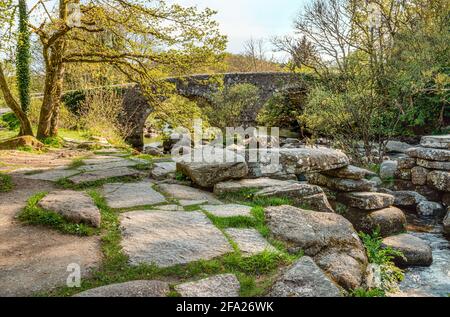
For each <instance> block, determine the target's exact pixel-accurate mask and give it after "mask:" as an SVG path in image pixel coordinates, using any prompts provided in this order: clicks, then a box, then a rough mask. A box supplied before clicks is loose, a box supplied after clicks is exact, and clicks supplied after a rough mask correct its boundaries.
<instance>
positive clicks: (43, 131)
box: [37, 0, 67, 139]
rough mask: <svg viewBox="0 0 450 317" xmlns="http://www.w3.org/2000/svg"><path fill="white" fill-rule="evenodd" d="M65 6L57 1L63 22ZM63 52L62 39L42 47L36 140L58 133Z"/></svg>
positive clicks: (65, 17)
mask: <svg viewBox="0 0 450 317" xmlns="http://www.w3.org/2000/svg"><path fill="white" fill-rule="evenodd" d="M66 5H67V3H66V0H59V18H60V19H61V20H62V21H64V22H65V21H66V20H67V6H66ZM64 50H65V40H64V38H60V39H59V40H57V41H56V42H55V43H54V44H53V46H51V47H44V58H45V60H46V61H47V62H46V73H45V87H44V100H43V102H42V108H41V113H40V117H39V126H38V132H37V137H38V139H45V138H47V137H50V136H56V135H57V132H58V129H57V126H58V119H59V106H60V100H61V93H62V85H63V75H64V63H63V61H62V57H63V54H64Z"/></svg>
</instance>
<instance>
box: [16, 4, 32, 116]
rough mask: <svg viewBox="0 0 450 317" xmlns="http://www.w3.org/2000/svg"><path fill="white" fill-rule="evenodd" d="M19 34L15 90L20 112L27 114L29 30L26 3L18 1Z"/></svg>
mask: <svg viewBox="0 0 450 317" xmlns="http://www.w3.org/2000/svg"><path fill="white" fill-rule="evenodd" d="M18 12H19V32H18V39H17V56H16V72H17V90H18V91H19V99H20V104H21V107H22V110H23V111H24V112H25V113H27V112H28V109H29V108H30V61H31V53H30V30H29V26H28V10H27V2H26V1H25V0H19V3H18Z"/></svg>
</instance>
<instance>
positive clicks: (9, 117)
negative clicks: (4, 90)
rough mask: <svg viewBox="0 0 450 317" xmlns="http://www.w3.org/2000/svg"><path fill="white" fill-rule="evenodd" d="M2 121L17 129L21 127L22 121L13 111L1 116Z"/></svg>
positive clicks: (10, 127)
mask: <svg viewBox="0 0 450 317" xmlns="http://www.w3.org/2000/svg"><path fill="white" fill-rule="evenodd" d="M0 123H1V125H2V126H5V127H6V128H8V129H9V130H17V129H19V127H20V121H19V119H17V117H16V115H15V114H14V113H13V112H8V113H5V114H4V115H2V116H1V117H0Z"/></svg>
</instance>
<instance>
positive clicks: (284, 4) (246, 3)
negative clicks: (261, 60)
mask: <svg viewBox="0 0 450 317" xmlns="http://www.w3.org/2000/svg"><path fill="white" fill-rule="evenodd" d="M306 1H307V0H168V2H169V3H170V2H172V3H177V4H180V5H183V6H197V7H198V8H199V9H202V8H206V7H208V8H211V9H214V10H216V11H217V12H218V13H217V15H216V16H215V19H216V21H218V22H219V24H220V29H221V31H222V33H223V34H225V35H227V36H228V47H227V51H229V52H232V53H242V51H243V45H244V43H245V42H246V41H247V40H249V39H251V38H254V39H265V40H267V41H268V40H270V38H272V37H273V36H277V35H289V34H292V33H293V21H294V18H295V16H296V15H297V14H298V13H299V12H300V11H301V9H302V7H303V5H304V3H305V2H306ZM36 2H37V0H29V1H27V3H28V6H29V7H31V6H33V5H34V4H35V3H36ZM45 2H46V3H48V4H49V7H52V4H54V3H55V0H46V1H45ZM267 48H268V49H269V48H270V47H269V45H268V47H267ZM275 55H277V54H275ZM277 57H280V58H282V57H283V54H278V55H277Z"/></svg>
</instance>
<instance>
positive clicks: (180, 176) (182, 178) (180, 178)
mask: <svg viewBox="0 0 450 317" xmlns="http://www.w3.org/2000/svg"><path fill="white" fill-rule="evenodd" d="M175 179H176V180H177V181H179V182H183V181H186V180H188V179H189V177H187V176H186V175H185V174H184V173H183V172H181V171H176V172H175Z"/></svg>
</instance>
